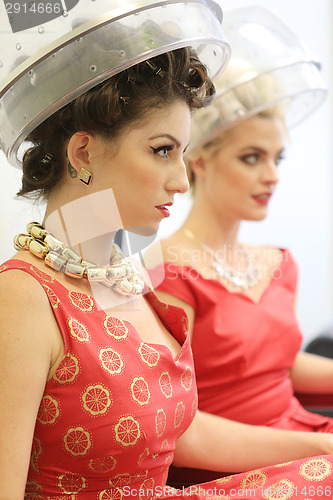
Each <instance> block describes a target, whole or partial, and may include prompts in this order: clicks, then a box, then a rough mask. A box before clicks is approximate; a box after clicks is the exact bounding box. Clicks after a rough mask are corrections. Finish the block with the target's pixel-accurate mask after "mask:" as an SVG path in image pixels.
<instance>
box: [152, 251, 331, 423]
mask: <svg viewBox="0 0 333 500" xmlns="http://www.w3.org/2000/svg"><path fill="white" fill-rule="evenodd" d="M296 285H297V266H296V263H295V261H294V259H293V257H292V255H291V253H290V252H289V251H288V250H282V261H281V263H280V266H279V267H278V268H276V269H275V270H274V272H273V273H272V279H271V282H270V284H269V286H268V287H267V288H266V290H265V291H264V293H263V295H262V296H261V298H260V300H259V301H258V302H254V301H253V300H251V299H250V298H249V297H247V296H246V295H245V294H243V293H238V292H237V293H231V292H229V291H228V290H227V289H226V288H225V286H224V285H223V284H222V283H221V282H220V281H218V280H214V279H204V278H203V277H202V275H201V274H200V273H199V272H198V271H196V270H195V269H194V268H191V267H187V266H178V265H175V264H170V263H169V264H166V265H165V279H164V281H163V283H161V285H160V286H159V287H158V289H159V290H161V291H163V292H166V293H169V294H170V295H174V296H175V297H178V298H179V299H181V300H183V301H185V302H187V303H188V304H189V305H190V306H192V307H193V308H194V310H195V321H194V328H193V337H192V351H193V358H194V366H195V372H196V380H197V386H198V396H199V402H198V406H199V409H200V410H203V411H207V412H209V413H214V414H215V415H219V416H222V417H225V418H228V419H231V420H235V421H239V422H243V423H247V424H252V425H265V426H270V427H275V428H281V429H290V430H300V431H312V432H313V431H320V432H333V419H331V418H328V417H324V416H321V415H318V414H314V413H310V412H308V411H306V410H305V409H304V408H303V407H302V406H301V405H300V403H299V402H298V400H297V399H296V398H295V397H294V392H293V387H292V383H291V380H290V377H289V370H290V368H291V367H292V366H293V364H294V360H295V357H296V354H297V353H298V352H299V350H300V347H301V342H302V334H301V332H300V328H299V324H298V321H297V318H296V315H295V310H294V304H295V299H296V297H295V294H296Z"/></svg>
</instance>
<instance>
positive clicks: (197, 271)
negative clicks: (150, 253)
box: [164, 248, 288, 305]
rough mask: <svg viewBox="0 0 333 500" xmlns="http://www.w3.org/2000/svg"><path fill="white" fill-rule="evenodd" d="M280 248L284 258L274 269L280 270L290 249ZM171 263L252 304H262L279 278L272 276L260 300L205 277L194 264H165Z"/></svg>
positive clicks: (166, 264)
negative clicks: (233, 290)
mask: <svg viewBox="0 0 333 500" xmlns="http://www.w3.org/2000/svg"><path fill="white" fill-rule="evenodd" d="M278 250H280V251H281V253H282V258H281V261H280V263H279V265H278V266H276V267H275V268H274V271H278V270H280V271H282V269H283V267H284V266H285V265H286V262H287V260H288V259H286V256H287V255H288V250H287V249H286V248H279V249H278ZM170 264H171V265H174V266H176V267H178V268H183V269H188V270H189V271H190V272H193V271H195V272H196V273H197V276H198V278H199V279H202V280H204V281H210V282H213V283H217V286H220V287H221V288H223V290H225V291H226V292H228V293H229V294H230V295H234V296H238V297H240V298H242V299H244V300H247V301H249V302H251V303H252V304H254V305H260V304H261V303H262V301H263V299H264V297H265V295H266V293H268V290H270V289H271V287H272V286H273V285H274V284H275V282H276V281H277V279H276V278H274V277H273V276H272V277H271V279H270V280H269V282H268V284H267V286H266V288H265V289H264V290H263V292H262V293H261V295H260V297H259V299H258V300H254V299H252V298H251V297H249V296H248V295H247V294H246V293H244V292H238V291H235V292H232V291H230V290H229V289H228V288H227V287H226V286H225V285H224V284H223V283H222V282H221V281H220V280H218V279H215V278H205V277H204V276H203V275H202V274H201V272H200V271H199V270H198V269H197V268H195V267H193V266H189V265H181V264H174V263H172V262H166V263H165V264H164V265H165V266H168V265H170Z"/></svg>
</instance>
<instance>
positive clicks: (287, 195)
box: [0, 0, 333, 342]
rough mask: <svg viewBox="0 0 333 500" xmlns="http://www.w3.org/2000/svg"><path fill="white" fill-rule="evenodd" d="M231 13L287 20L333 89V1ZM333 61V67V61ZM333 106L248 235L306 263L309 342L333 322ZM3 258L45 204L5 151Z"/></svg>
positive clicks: (296, 145)
mask: <svg viewBox="0 0 333 500" xmlns="http://www.w3.org/2000/svg"><path fill="white" fill-rule="evenodd" d="M220 3H221V6H222V8H223V10H224V13H225V16H227V11H228V10H230V9H233V8H237V7H242V6H249V5H261V6H262V7H265V8H267V9H269V10H271V11H272V12H273V13H274V14H275V15H277V16H278V17H280V19H281V20H284V22H285V23H286V24H288V25H289V27H290V28H292V29H293V30H294V32H295V33H296V34H297V35H298V36H300V37H301V38H302V39H303V40H304V41H306V42H307V44H308V45H309V46H310V48H311V49H312V52H313V53H314V54H316V56H317V57H318V58H319V59H320V61H321V62H322V65H323V77H324V79H325V81H326V82H327V85H328V87H329V88H330V89H332V88H333V87H332V74H333V69H332V63H331V62H330V60H331V59H332V57H333V50H332V40H331V39H330V32H331V31H332V28H333V13H332V10H333V5H332V0H317V1H316V2H314V1H313V0H279V1H278V2H277V1H276V0H254V1H251V0H220ZM330 65H331V67H330ZM331 113H332V104H331V99H329V100H327V101H326V102H325V103H324V104H323V105H322V106H321V108H320V109H318V110H317V111H316V112H315V113H314V114H313V115H312V116H311V117H310V118H309V119H308V120H307V121H305V122H304V123H302V124H300V125H298V127H297V128H296V129H295V130H293V131H292V133H291V139H292V147H291V150H290V151H289V155H288V158H287V160H285V162H284V163H283V165H282V166H281V169H280V176H281V180H280V184H279V187H278V189H277V192H276V195H275V197H274V199H273V201H272V202H271V207H270V213H269V217H268V218H267V219H266V221H264V222H262V223H246V224H244V227H243V228H242V239H243V240H244V241H248V242H258V243H264V244H273V245H277V246H280V247H289V248H291V250H292V251H293V253H294V255H295V257H296V259H297V261H298V263H299V267H300V282H299V293H298V300H297V312H298V316H299V320H300V324H301V327H302V329H303V332H304V335H305V341H306V342H307V341H308V340H310V339H311V338H312V337H313V336H314V335H315V334H316V333H317V332H319V331H320V330H321V329H323V328H325V327H326V326H327V325H328V324H329V323H330V322H331V321H333V266H332V257H333V251H332V250H333V238H332V201H331V200H332V191H333V179H332V174H331V170H332V121H331ZM0 174H1V176H0V179H1V180H0V232H1V238H0V261H4V260H5V259H7V258H9V257H10V256H11V255H12V254H13V247H12V239H13V236H14V235H15V234H16V233H18V232H22V231H24V230H25V226H26V223H27V222H29V221H31V220H41V219H42V216H43V209H40V208H38V207H36V206H34V205H33V204H32V203H30V202H27V201H22V200H15V199H14V196H15V193H16V191H17V190H18V189H19V186H20V171H19V170H16V169H14V168H13V167H11V166H9V164H8V163H7V162H6V160H5V158H4V155H3V154H2V153H1V152H0ZM189 206H190V198H189V197H188V196H183V197H182V198H178V200H177V202H176V204H175V206H174V207H173V210H172V215H171V217H170V219H169V220H168V221H164V222H163V223H162V225H161V232H160V235H161V236H162V237H163V236H166V235H168V234H170V233H172V232H173V231H174V230H175V229H177V227H178V226H179V225H180V224H181V222H182V220H183V219H184V218H185V215H186V213H187V211H188V209H189Z"/></svg>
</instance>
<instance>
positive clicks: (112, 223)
mask: <svg viewBox="0 0 333 500" xmlns="http://www.w3.org/2000/svg"><path fill="white" fill-rule="evenodd" d="M44 225H45V229H46V230H47V231H48V232H49V233H51V234H53V235H54V236H55V237H56V238H58V239H59V240H60V241H62V242H63V243H64V244H65V246H67V247H69V248H71V249H72V250H73V251H74V252H76V253H77V254H79V255H80V256H81V257H82V259H83V260H87V261H88V262H91V263H94V264H97V265H99V266H104V265H107V264H108V263H109V260H110V255H111V251H112V244H113V240H114V236H115V234H116V232H117V231H118V229H120V228H122V221H121V218H120V215H119V211H118V208H117V205H116V203H115V200H114V197H113V192H112V190H104V191H100V192H97V193H92V194H89V195H86V196H82V197H79V198H77V199H71V200H68V201H67V202H66V203H63V204H59V203H54V199H52V198H51V199H50V200H49V202H48V206H47V209H46V214H45V219H44Z"/></svg>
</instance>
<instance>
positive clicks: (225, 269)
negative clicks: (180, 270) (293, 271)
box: [182, 228, 261, 290]
mask: <svg viewBox="0 0 333 500" xmlns="http://www.w3.org/2000/svg"><path fill="white" fill-rule="evenodd" d="M182 232H183V233H184V234H185V236H187V238H189V239H190V240H192V241H195V242H196V243H197V244H198V245H199V246H200V247H201V248H202V249H203V250H205V251H207V252H208V253H209V254H210V257H211V259H212V263H213V268H214V270H215V272H216V273H217V275H218V277H219V278H223V279H224V280H226V281H227V282H229V283H231V284H232V285H234V286H236V287H238V288H240V289H241V290H247V289H248V288H253V287H254V286H256V285H257V284H258V283H259V281H261V277H260V273H259V269H258V268H257V267H255V266H254V264H253V256H252V255H250V253H249V252H248V251H247V250H246V248H244V247H243V248H242V254H243V255H244V257H245V259H246V262H247V268H246V269H245V271H243V272H242V273H237V272H236V271H235V270H234V269H233V268H232V267H230V266H228V265H227V264H226V263H225V262H223V263H222V262H221V260H220V259H218V258H217V257H216V253H215V252H214V250H212V249H211V248H210V247H209V246H208V245H206V244H205V243H202V242H201V241H200V240H199V239H198V238H197V237H196V236H195V235H194V234H193V233H192V231H190V230H189V229H186V228H182Z"/></svg>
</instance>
